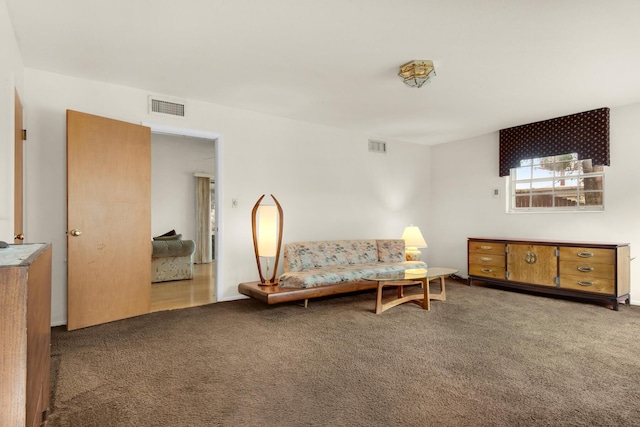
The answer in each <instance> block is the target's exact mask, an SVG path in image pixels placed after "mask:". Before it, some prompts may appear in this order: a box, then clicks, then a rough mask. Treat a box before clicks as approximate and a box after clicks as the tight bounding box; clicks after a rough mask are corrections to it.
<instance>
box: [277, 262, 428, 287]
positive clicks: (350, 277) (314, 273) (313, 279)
mask: <svg viewBox="0 0 640 427" xmlns="http://www.w3.org/2000/svg"><path fill="white" fill-rule="evenodd" d="M410 268H427V264H425V263H424V262H422V261H404V262H397V263H382V262H372V263H362V264H343V265H336V266H330V267H326V266H325V267H316V268H310V269H306V270H304V271H292V272H288V273H284V274H282V275H281V276H280V278H279V282H278V284H279V286H280V287H281V288H312V287H315V286H325V285H332V284H335V283H342V282H353V281H358V280H364V279H365V277H367V276H370V275H373V274H376V273H388V272H394V271H404V270H407V269H410Z"/></svg>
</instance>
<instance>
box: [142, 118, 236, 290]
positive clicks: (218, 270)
mask: <svg viewBox="0 0 640 427" xmlns="http://www.w3.org/2000/svg"><path fill="white" fill-rule="evenodd" d="M140 124H141V125H142V126H147V127H148V128H151V135H153V134H157V135H172V136H188V137H191V138H200V139H209V140H213V141H215V143H214V146H213V149H214V161H213V168H214V169H213V176H214V180H215V182H216V192H215V205H214V206H215V207H216V212H215V221H216V239H215V247H214V248H213V250H214V253H215V254H216V260H215V263H216V265H215V268H214V270H215V271H214V300H215V302H219V301H220V283H221V280H222V278H223V277H224V274H223V270H222V265H223V264H222V262H221V260H222V257H223V254H221V251H220V250H219V249H218V248H219V246H220V242H221V241H222V239H223V234H224V231H223V230H222V229H220V228H219V224H221V221H222V218H223V207H222V205H221V204H220V200H221V199H222V197H221V194H222V186H221V185H220V184H219V182H220V175H221V173H220V170H221V166H222V162H221V161H220V157H221V155H222V135H221V134H219V133H217V132H210V131H206V130H200V129H193V128H182V127H178V126H169V125H164V124H159V123H153V122H144V121H143V122H140Z"/></svg>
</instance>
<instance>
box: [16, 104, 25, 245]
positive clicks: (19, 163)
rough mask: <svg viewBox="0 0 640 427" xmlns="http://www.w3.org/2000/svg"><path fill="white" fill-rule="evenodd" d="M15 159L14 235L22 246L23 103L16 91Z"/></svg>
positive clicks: (17, 242)
mask: <svg viewBox="0 0 640 427" xmlns="http://www.w3.org/2000/svg"><path fill="white" fill-rule="evenodd" d="M15 93H16V97H15V136H14V138H15V144H14V145H15V150H14V153H15V159H14V165H15V166H14V174H15V176H14V181H13V182H14V192H13V194H14V196H13V197H14V199H13V218H14V219H13V233H14V243H15V244H21V243H22V242H23V241H24V212H23V209H24V202H23V200H24V189H23V187H24V185H23V170H24V167H23V166H24V162H23V148H24V147H23V144H24V142H23V141H24V138H23V134H22V129H23V124H22V102H20V97H19V96H18V91H15Z"/></svg>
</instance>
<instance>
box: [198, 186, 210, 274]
mask: <svg viewBox="0 0 640 427" xmlns="http://www.w3.org/2000/svg"><path fill="white" fill-rule="evenodd" d="M196 222H197V239H196V253H195V256H194V262H195V263H196V264H205V263H210V262H212V261H213V258H212V248H211V179H210V178H209V177H201V176H198V177H196Z"/></svg>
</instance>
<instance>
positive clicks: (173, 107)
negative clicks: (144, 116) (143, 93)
mask: <svg viewBox="0 0 640 427" xmlns="http://www.w3.org/2000/svg"><path fill="white" fill-rule="evenodd" d="M185 112H186V103H185V102H184V101H183V100H180V99H172V98H165V97H158V96H153V95H149V114H152V113H154V114H167V115H170V116H175V117H184V116H185Z"/></svg>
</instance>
